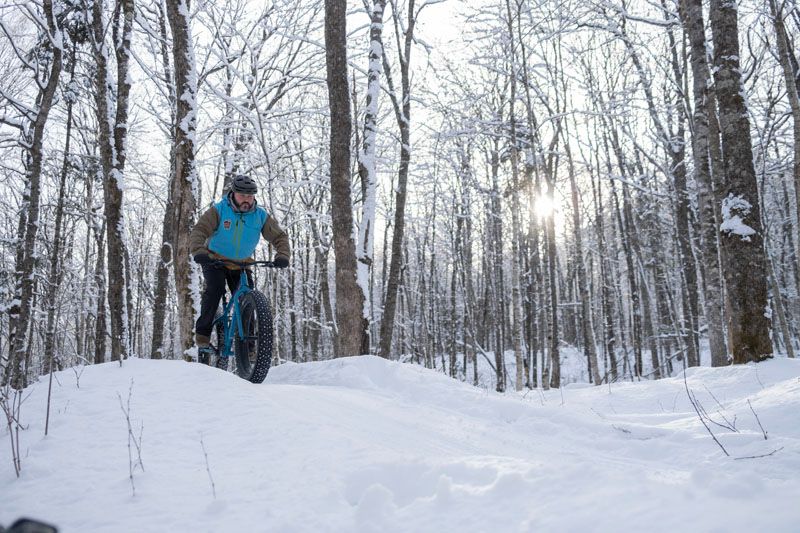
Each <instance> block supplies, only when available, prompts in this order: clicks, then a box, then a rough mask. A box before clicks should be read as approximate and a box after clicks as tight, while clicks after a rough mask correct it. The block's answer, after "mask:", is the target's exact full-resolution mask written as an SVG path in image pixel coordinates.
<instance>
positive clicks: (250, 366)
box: [234, 290, 272, 383]
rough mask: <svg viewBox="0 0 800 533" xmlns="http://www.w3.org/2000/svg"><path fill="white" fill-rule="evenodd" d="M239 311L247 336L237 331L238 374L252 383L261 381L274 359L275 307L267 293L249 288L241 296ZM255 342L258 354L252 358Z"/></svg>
mask: <svg viewBox="0 0 800 533" xmlns="http://www.w3.org/2000/svg"><path fill="white" fill-rule="evenodd" d="M239 315H240V317H241V321H242V328H243V330H244V332H245V336H248V335H250V336H253V337H255V338H254V339H251V340H247V339H240V338H239V332H238V330H237V332H236V337H237V338H236V342H235V343H234V344H235V350H234V351H235V352H236V374H237V375H238V376H239V377H240V378H242V379H246V380H247V381H249V382H251V383H261V382H263V381H264V378H266V377H267V372H269V367H270V364H271V363H272V311H271V310H270V308H269V302H268V301H267V297H266V296H264V295H263V294H262V293H260V292H258V291H255V290H253V291H250V292H248V293H246V294H244V295H243V296H242V298H241V300H239ZM251 342H255V347H254V348H255V353H256V358H255V361H254V362H251V361H250V347H251V346H250V343H251Z"/></svg>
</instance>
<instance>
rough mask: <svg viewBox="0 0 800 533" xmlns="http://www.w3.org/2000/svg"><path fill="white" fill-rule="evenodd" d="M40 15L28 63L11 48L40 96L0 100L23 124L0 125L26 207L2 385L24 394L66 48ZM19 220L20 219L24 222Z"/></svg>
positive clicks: (47, 7) (46, 11)
mask: <svg viewBox="0 0 800 533" xmlns="http://www.w3.org/2000/svg"><path fill="white" fill-rule="evenodd" d="M41 9H42V15H43V19H40V18H38V17H32V18H33V20H34V22H35V23H36V24H37V25H38V26H39V30H40V31H41V32H42V35H43V39H42V40H41V41H39V42H38V43H37V44H36V49H35V50H34V53H33V54H32V55H31V56H30V59H28V58H26V54H24V53H23V52H22V51H21V50H19V49H18V48H17V47H16V45H14V44H13V42H12V46H14V52H15V53H16V55H17V57H18V58H19V59H20V60H21V61H22V63H23V65H24V66H25V69H26V70H30V72H31V74H33V76H34V78H35V82H36V86H37V90H38V91H37V96H36V101H35V104H34V105H33V106H28V105H26V104H25V103H24V102H22V101H19V100H17V99H15V98H13V97H11V96H10V95H7V94H5V93H3V94H0V96H2V97H3V98H4V99H5V100H6V101H7V102H8V103H9V104H10V105H11V106H12V107H13V108H14V109H15V110H17V112H18V113H19V114H20V115H21V118H22V120H21V121H11V120H9V119H8V118H6V117H5V114H4V117H3V122H4V123H6V124H9V125H12V126H14V127H17V128H18V129H19V130H20V133H21V135H22V139H21V140H20V141H21V142H20V144H21V145H22V146H23V148H24V155H25V165H26V172H25V187H26V190H25V192H24V194H23V198H24V199H25V201H24V202H23V205H22V214H21V218H20V223H19V228H20V230H21V229H22V228H24V232H23V231H19V232H18V236H19V237H23V235H24V238H22V239H21V240H20V241H19V242H18V243H17V256H16V259H17V263H16V273H17V274H16V275H17V280H18V282H17V283H18V288H17V291H16V294H17V295H19V296H18V298H17V300H18V301H19V314H18V315H17V317H16V320H15V321H14V332H13V333H12V335H13V337H12V338H13V344H12V345H11V349H12V350H13V354H12V356H11V361H10V364H9V371H7V373H6V376H5V377H4V379H3V381H4V382H7V380H8V379H9V378H10V379H11V380H12V381H11V382H12V385H13V386H14V387H15V388H22V387H25V386H26V385H27V370H28V366H29V363H30V361H29V360H28V357H29V356H28V354H30V350H29V343H30V339H29V337H28V329H29V326H30V322H31V316H32V307H33V285H34V276H33V270H34V265H35V258H36V254H35V251H34V248H35V245H36V234H37V230H38V228H39V201H40V196H41V176H42V159H43V157H44V153H43V142H44V128H45V125H46V124H47V119H48V117H49V115H50V109H51V106H52V105H53V99H54V98H55V95H56V90H57V89H58V82H59V78H60V76H61V69H62V56H63V47H64V34H63V33H62V30H61V28H60V26H59V23H58V21H57V18H56V15H55V13H54V11H53V2H52V0H44V1H43V3H42V6H41ZM0 29H2V31H3V33H4V34H5V35H6V36H7V37H8V38H9V39H10V40H11V35H10V34H9V32H8V29H7V28H6V26H5V25H4V24H2V23H1V22H0ZM25 121H27V122H29V124H30V125H29V126H23V124H24V123H25ZM22 217H24V222H23V218H22ZM12 313H13V310H12Z"/></svg>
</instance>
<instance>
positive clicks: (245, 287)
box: [211, 261, 273, 357]
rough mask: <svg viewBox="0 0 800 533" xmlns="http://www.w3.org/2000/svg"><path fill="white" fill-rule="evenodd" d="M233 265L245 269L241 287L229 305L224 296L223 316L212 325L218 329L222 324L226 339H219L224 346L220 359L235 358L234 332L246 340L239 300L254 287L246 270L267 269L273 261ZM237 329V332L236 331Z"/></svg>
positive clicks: (233, 295)
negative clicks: (218, 323)
mask: <svg viewBox="0 0 800 533" xmlns="http://www.w3.org/2000/svg"><path fill="white" fill-rule="evenodd" d="M229 262H230V263H232V264H235V265H237V266H240V267H243V268H242V274H241V276H239V287H238V288H237V289H236V292H234V293H233V294H232V295H231V300H230V301H229V302H228V303H224V301H225V300H224V295H223V303H224V305H223V306H222V314H221V315H220V316H219V317H217V318H216V319H215V320H214V322H212V323H211V328H212V331H213V328H214V327H216V325H217V322H222V331H223V335H224V338H223V339H218V342H219V341H221V342H222V346H219V347H218V350H219V357H231V356H233V355H234V354H233V337H234V332H235V333H238V334H239V338H240V339H243V338H244V326H243V325H242V316H241V314H240V310H239V300H240V299H241V298H242V296H244V295H245V294H247V293H248V292H250V291H252V290H253V289H252V287H250V281H249V279H248V277H247V273H248V270H246V268H244V267H246V266H255V265H263V266H267V267H272V266H273V263H272V261H254V262H252V263H238V262H233V261H229ZM234 328H236V330H234Z"/></svg>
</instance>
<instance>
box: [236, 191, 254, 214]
mask: <svg viewBox="0 0 800 533" xmlns="http://www.w3.org/2000/svg"><path fill="white" fill-rule="evenodd" d="M233 199H234V200H236V204H237V205H238V206H239V209H241V210H242V211H249V210H250V209H251V208H252V207H253V202H255V199H256V197H255V195H253V194H242V193H240V192H234V193H233Z"/></svg>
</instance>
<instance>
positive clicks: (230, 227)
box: [189, 175, 290, 360]
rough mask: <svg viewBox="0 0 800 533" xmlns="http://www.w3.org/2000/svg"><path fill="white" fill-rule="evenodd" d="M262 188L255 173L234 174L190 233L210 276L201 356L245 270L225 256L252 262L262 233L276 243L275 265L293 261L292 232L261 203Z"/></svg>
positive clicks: (199, 328) (200, 326) (200, 323)
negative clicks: (258, 198) (222, 302)
mask: <svg viewBox="0 0 800 533" xmlns="http://www.w3.org/2000/svg"><path fill="white" fill-rule="evenodd" d="M257 192H258V186H257V185H256V182H255V181H254V180H253V179H252V178H251V177H250V176H246V175H238V176H235V177H234V178H233V181H232V183H231V188H230V192H228V194H227V195H225V197H224V198H223V199H222V200H220V201H219V202H217V203H216V204H214V205H213V206H211V207H210V208H209V209H207V210H206V211H205V212H204V213H203V214H202V215H200V219H199V220H198V221H197V224H195V226H194V228H193V229H192V233H191V235H190V236H189V249H190V251H191V254H192V256H193V257H194V260H195V262H196V263H197V264H199V265H201V266H202V268H203V277H204V278H205V288H204V290H203V296H202V299H201V303H200V318H198V319H197V323H196V324H195V330H194V331H195V343H196V344H197V352H198V359H199V360H203V359H207V358H208V356H209V355H210V354H211V353H213V349H212V348H211V347H210V346H209V343H210V341H211V338H210V337H211V325H212V323H213V322H214V315H215V314H216V312H217V307H219V301H220V299H221V298H222V295H223V294H224V293H225V283H226V282H227V284H228V287H229V288H230V291H231V293H233V292H234V291H236V288H237V287H238V285H239V277H240V276H241V274H242V270H241V269H240V267H239V266H236V265H233V264H231V263H226V262H225V260H226V259H227V260H231V261H237V262H249V261H252V260H253V259H252V257H251V256H252V255H253V252H254V251H255V249H256V245H257V244H258V241H259V239H260V237H262V236H263V237H264V238H265V239H267V241H269V242H270V243H271V244H272V245H273V246H274V247H275V259H274V261H273V263H274V265H275V266H276V267H278V268H286V267H287V266H289V254H290V250H289V237H288V236H287V235H286V232H284V231H283V230H282V229H281V227H280V226H279V225H278V221H277V220H275V217H274V216H272V215H271V214H269V213H267V211H266V209H264V208H263V207H261V206H258V205H257V203H256V200H255V194H256V193H257ZM249 274H250V273H249V272H248V275H249ZM248 279H249V278H248Z"/></svg>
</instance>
